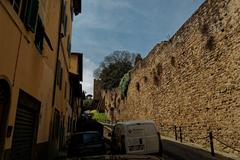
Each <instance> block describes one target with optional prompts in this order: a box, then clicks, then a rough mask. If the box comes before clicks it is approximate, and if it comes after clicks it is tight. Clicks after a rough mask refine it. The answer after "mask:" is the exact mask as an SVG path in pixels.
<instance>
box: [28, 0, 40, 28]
mask: <svg viewBox="0 0 240 160" xmlns="http://www.w3.org/2000/svg"><path fill="white" fill-rule="evenodd" d="M26 15H27V22H26V23H27V24H26V25H27V27H28V29H30V30H31V31H32V32H35V31H36V22H37V15H38V0H30V1H28V6H27V14H26Z"/></svg>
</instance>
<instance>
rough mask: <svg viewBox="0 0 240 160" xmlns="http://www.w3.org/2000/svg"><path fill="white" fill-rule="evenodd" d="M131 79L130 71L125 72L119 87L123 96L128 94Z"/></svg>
mask: <svg viewBox="0 0 240 160" xmlns="http://www.w3.org/2000/svg"><path fill="white" fill-rule="evenodd" d="M130 80H131V78H130V74H129V72H128V73H126V74H124V76H123V77H122V79H121V81H120V83H119V89H120V92H121V97H122V98H124V97H126V96H127V90H128V84H129V82H130Z"/></svg>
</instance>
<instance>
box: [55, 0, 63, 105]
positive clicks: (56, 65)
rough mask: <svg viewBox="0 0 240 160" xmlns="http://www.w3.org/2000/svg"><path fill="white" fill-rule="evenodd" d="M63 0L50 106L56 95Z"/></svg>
mask: <svg viewBox="0 0 240 160" xmlns="http://www.w3.org/2000/svg"><path fill="white" fill-rule="evenodd" d="M63 2H64V0H61V5H60V7H61V9H60V16H59V27H58V46H57V58H56V64H55V72H54V82H53V97H52V106H53V105H54V101H55V94H56V83H57V77H56V76H57V69H58V68H57V67H58V59H59V55H60V46H61V39H62V34H61V30H62V19H63V17H62V16H63V14H62V12H63V11H62V10H63V4H64V3H63Z"/></svg>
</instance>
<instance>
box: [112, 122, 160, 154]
mask: <svg viewBox="0 0 240 160" xmlns="http://www.w3.org/2000/svg"><path fill="white" fill-rule="evenodd" d="M111 136H112V137H111V140H112V145H111V148H112V152H113V153H121V154H153V153H158V154H160V155H161V154H162V143H161V138H160V134H159V132H157V129H156V126H155V123H154V121H150V120H139V121H126V122H118V123H116V125H115V126H114V128H113V130H112V134H111Z"/></svg>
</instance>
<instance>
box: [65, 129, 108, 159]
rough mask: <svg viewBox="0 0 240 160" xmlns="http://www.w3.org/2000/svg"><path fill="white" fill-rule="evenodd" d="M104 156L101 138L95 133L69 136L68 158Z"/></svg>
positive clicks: (87, 132) (103, 144)
mask: <svg viewBox="0 0 240 160" xmlns="http://www.w3.org/2000/svg"><path fill="white" fill-rule="evenodd" d="M102 154H105V142H104V138H103V136H102V135H101V134H100V133H99V132H97V131H86V132H79V133H75V134H73V135H72V136H71V139H70V143H69V147H68V157H82V156H90V155H102Z"/></svg>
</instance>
